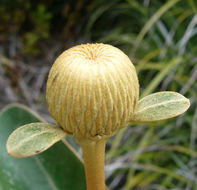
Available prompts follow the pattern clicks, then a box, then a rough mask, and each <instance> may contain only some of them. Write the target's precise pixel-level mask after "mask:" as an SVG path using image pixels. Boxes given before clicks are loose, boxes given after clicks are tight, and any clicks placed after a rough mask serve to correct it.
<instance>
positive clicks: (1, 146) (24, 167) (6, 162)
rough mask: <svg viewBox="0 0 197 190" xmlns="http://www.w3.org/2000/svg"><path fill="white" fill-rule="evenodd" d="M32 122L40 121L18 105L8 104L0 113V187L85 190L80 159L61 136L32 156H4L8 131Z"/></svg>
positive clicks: (16, 189) (18, 189)
mask: <svg viewBox="0 0 197 190" xmlns="http://www.w3.org/2000/svg"><path fill="white" fill-rule="evenodd" d="M32 122H44V121H43V119H42V118H40V117H39V116H37V115H36V114H35V113H33V112H32V111H31V110H29V109H28V108H26V107H24V106H21V105H11V106H8V107H7V108H5V109H4V110H3V111H2V112H1V113H0V189H2V190H3V189H5V190H8V189H9V190H11V189H14V190H27V189H28V190H35V189H39V190H65V189H72V190H84V189H86V185H85V172H84V167H83V163H82V161H81V158H80V157H79V156H78V154H77V153H76V152H75V151H74V150H72V147H70V145H69V144H68V143H67V142H66V141H65V140H64V139H63V140H62V141H59V142H57V143H56V144H54V145H53V146H52V147H51V148H49V149H48V150H46V151H45V152H43V153H41V154H38V155H36V156H33V157H29V158H25V159H23V158H21V159H17V158H12V157H11V156H9V155H8V153H7V151H6V141H7V139H8V136H9V135H10V133H12V132H13V131H14V130H15V129H16V128H18V127H19V126H22V125H25V124H28V123H32Z"/></svg>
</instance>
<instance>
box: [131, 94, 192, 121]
mask: <svg viewBox="0 0 197 190" xmlns="http://www.w3.org/2000/svg"><path fill="white" fill-rule="evenodd" d="M189 106H190V102H189V100H188V99H187V98H185V97H184V96H182V95H181V94H179V93H176V92H170V91H164V92H158V93H154V94H150V95H148V96H146V97H144V98H142V99H141V100H140V101H139V103H138V107H137V109H136V112H135V114H134V116H133V117H132V119H131V121H135V122H151V121H159V120H165V119H169V118H172V117H176V116H178V115H180V114H182V113H184V112H185V111H186V110H187V109H188V108H189Z"/></svg>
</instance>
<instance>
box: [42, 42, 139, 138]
mask: <svg viewBox="0 0 197 190" xmlns="http://www.w3.org/2000/svg"><path fill="white" fill-rule="evenodd" d="M138 96H139V84H138V78H137V74H136V71H135V68H134V66H133V64H132V63H131V61H130V60H129V58H128V57H127V56H126V55H125V54H124V53H123V52H122V51H120V50H119V49H118V48H115V47H113V46H111V45H106V44H85V45H79V46H75V47H73V48H70V49H68V50H66V51H64V52H63V53H62V54H61V55H60V56H59V57H58V58H57V59H56V61H55V63H54V64H53V66H52V68H51V71H50V73H49V77H48V81H47V94H46V98H47V103H48V106H49V111H50V114H51V115H52V117H53V118H54V119H55V120H56V121H57V123H58V124H59V125H60V126H62V127H63V128H64V130H65V131H66V132H67V133H69V134H71V135H74V136H76V137H85V138H88V139H94V138H97V137H98V136H99V137H104V136H107V137H108V136H111V135H113V134H114V133H115V132H116V131H117V130H118V129H120V128H122V127H124V126H125V125H126V124H127V122H128V120H129V119H130V118H131V116H132V114H133V113H134V110H135V108H136V104H137V102H138Z"/></svg>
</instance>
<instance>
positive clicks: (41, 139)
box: [7, 122, 66, 158]
mask: <svg viewBox="0 0 197 190" xmlns="http://www.w3.org/2000/svg"><path fill="white" fill-rule="evenodd" d="M65 136H66V133H65V132H64V131H63V130H62V129H61V128H59V127H57V126H56V125H52V124H49V123H40V122H37V123H30V124H26V125H24V126H22V127H19V128H17V129H16V130H15V131H14V132H13V133H12V134H11V135H10V136H9V138H8V141H7V151H8V153H9V154H10V155H11V156H13V157H16V158H24V157H28V156H33V155H35V154H38V153H41V152H43V151H45V150H46V149H48V148H49V147H51V146H52V145H53V144H55V143H56V142H58V141H60V140H61V139H62V138H64V137H65Z"/></svg>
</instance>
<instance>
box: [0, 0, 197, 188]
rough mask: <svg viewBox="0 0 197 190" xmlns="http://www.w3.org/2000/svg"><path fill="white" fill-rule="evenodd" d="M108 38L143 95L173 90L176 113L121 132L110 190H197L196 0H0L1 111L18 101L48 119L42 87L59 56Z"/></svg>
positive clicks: (112, 149)
mask: <svg viewBox="0 0 197 190" xmlns="http://www.w3.org/2000/svg"><path fill="white" fill-rule="evenodd" d="M92 42H93V43H95V42H97V43H99V42H102V43H109V44H112V45H114V46H116V47H118V48H120V49H121V50H123V51H124V52H125V53H126V54H127V55H128V56H129V57H130V58H131V60H132V62H133V63H134V64H135V66H136V69H137V72H138V76H139V81H140V94H141V97H143V96H145V95H148V94H150V93H152V92H157V91H164V90H171V91H177V92H179V93H181V94H183V95H184V96H186V97H187V98H189V99H190V101H191V107H190V109H189V110H188V111H187V113H185V114H183V115H181V116H179V117H178V118H174V119H170V120H168V121H161V122H156V123H151V124H143V125H142V124H141V125H138V124H136V125H132V124H131V127H129V128H125V129H122V130H121V131H120V132H119V133H118V134H117V135H116V136H115V137H113V138H111V139H110V141H109V143H108V145H107V156H106V179H107V184H108V186H109V188H110V189H112V190H119V189H132V188H133V189H134V190H141V189H143V190H154V189H155V190H183V189H184V190H196V189H197V180H196V179H197V145H196V144H197V1H196V0H184V1H183V0H182V1H181V0H168V1H166V0H111V1H107V0H89V1H88V0H78V1H76V0H56V1H53V0H37V1H27V0H0V109H2V108H3V107H4V106H6V105H7V104H9V103H12V102H18V103H23V104H25V105H27V106H29V107H31V108H32V109H33V110H34V111H36V112H38V113H39V114H40V115H41V116H42V117H43V118H44V119H46V120H47V121H49V122H51V120H52V119H51V118H50V116H49V113H48V109H47V106H46V101H45V88H46V86H45V84H46V80H47V75H48V72H49V69H50V67H51V65H52V63H53V62H54V60H55V59H56V57H57V56H58V55H59V54H60V53H61V52H62V51H64V50H66V49H68V48H69V47H71V46H73V45H77V44H82V43H92Z"/></svg>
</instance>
